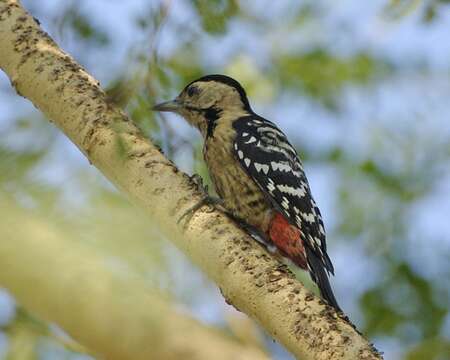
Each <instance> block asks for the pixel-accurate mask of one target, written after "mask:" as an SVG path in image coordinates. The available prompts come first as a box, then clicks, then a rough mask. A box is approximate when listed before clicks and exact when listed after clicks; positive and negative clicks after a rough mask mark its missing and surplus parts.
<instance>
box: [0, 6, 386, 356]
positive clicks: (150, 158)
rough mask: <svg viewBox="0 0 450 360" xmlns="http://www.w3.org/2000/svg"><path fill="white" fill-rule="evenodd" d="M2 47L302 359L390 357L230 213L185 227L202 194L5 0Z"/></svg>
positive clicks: (8, 64) (188, 249)
mask: <svg viewBox="0 0 450 360" xmlns="http://www.w3.org/2000/svg"><path fill="white" fill-rule="evenodd" d="M0 48H1V49H2V52H1V54H0V67H1V68H2V69H3V70H4V71H5V72H6V73H7V75H8V76H9V77H10V79H11V83H12V85H13V86H14V87H15V89H16V91H17V92H18V93H19V94H20V95H22V96H24V97H26V98H28V99H30V100H31V101H32V102H33V104H34V105H35V106H36V107H38V108H39V109H40V110H41V111H42V112H43V113H44V114H45V115H46V116H47V117H48V118H49V119H50V120H51V121H53V122H54V123H55V125H56V126H58V127H59V128H60V129H61V130H62V131H63V132H64V133H65V134H66V135H67V136H68V137H69V138H70V139H71V140H72V141H73V142H74V143H75V144H76V145H77V146H78V148H79V149H80V150H81V151H82V152H83V153H84V154H85V155H86V156H87V157H88V159H89V161H90V162H91V163H92V164H93V165H95V166H96V167H97V168H98V169H99V170H100V171H101V172H102V173H103V174H104V175H105V176H106V177H107V178H108V179H109V180H110V181H111V182H112V183H113V184H115V185H116V186H117V187H118V188H119V189H121V190H122V192H123V193H124V194H126V195H127V196H128V197H129V199H130V201H131V202H133V203H134V204H136V205H138V206H140V207H141V208H142V210H143V211H145V212H146V213H147V214H148V215H149V216H150V217H152V218H153V220H155V222H156V223H158V224H159V226H160V229H161V231H162V232H163V233H164V234H166V235H167V237H168V238H169V239H171V240H172V241H173V242H174V243H175V244H176V245H177V246H178V248H179V249H181V250H182V251H183V252H184V253H185V254H186V255H187V256H188V257H190V258H191V259H192V260H193V261H194V262H195V263H196V264H197V265H198V266H199V267H200V268H201V269H202V270H203V271H204V272H205V273H206V274H207V275H208V276H209V277H210V278H211V279H212V280H213V281H215V282H216V284H217V285H218V286H219V287H220V289H221V292H222V294H223V295H224V297H225V298H226V300H227V301H228V302H229V303H230V304H233V305H234V306H235V307H236V308H237V309H239V310H241V311H243V312H245V313H246V314H247V315H249V316H250V317H252V318H253V319H255V320H256V321H257V322H258V323H259V324H260V325H261V326H262V327H263V328H264V329H265V330H266V331H267V332H268V333H269V334H270V335H271V336H273V337H274V338H275V339H276V340H278V341H279V342H280V343H281V344H283V345H284V346H285V347H286V348H287V349H288V350H290V351H291V352H292V353H293V354H294V355H295V356H297V357H299V358H302V359H380V358H381V355H380V354H379V353H378V352H377V351H376V350H375V349H374V348H373V347H372V346H371V345H370V344H369V343H368V342H367V340H366V339H364V338H363V337H362V336H361V335H360V334H359V333H358V332H357V331H356V330H355V329H354V327H353V326H352V325H351V324H350V323H349V322H348V320H346V318H345V317H343V316H342V315H338V314H336V312H335V311H334V310H333V309H332V308H330V307H329V306H327V305H325V304H324V303H323V302H322V301H321V300H320V299H318V298H317V297H315V296H314V295H312V294H311V293H310V292H309V291H308V290H306V289H305V288H304V287H303V286H302V284H301V283H300V282H298V281H297V280H296V279H295V277H294V276H293V275H292V273H291V272H290V271H289V270H288V269H287V268H286V266H284V265H281V264H280V263H279V262H277V261H276V260H275V259H273V258H272V257H271V256H270V255H269V254H268V253H267V251H265V249H263V248H262V247H261V246H259V245H258V244H256V243H255V241H253V240H252V238H251V237H249V236H248V235H247V234H245V233H244V232H243V231H242V230H241V229H240V228H239V227H237V226H236V225H235V224H234V223H233V222H232V221H231V220H230V219H229V218H228V217H227V216H225V215H223V214H222V213H220V212H218V211H216V210H215V211H209V212H208V211H205V210H203V211H198V212H197V213H196V214H195V215H194V216H193V217H192V219H191V220H190V221H189V223H188V224H185V225H184V226H183V225H182V224H177V219H178V218H179V217H180V216H181V214H182V213H183V212H184V211H186V209H188V208H189V207H191V206H192V205H193V204H195V203H197V202H198V201H199V200H200V197H201V194H200V193H199V192H198V191H197V189H196V188H195V186H194V185H193V184H192V182H190V181H189V178H188V177H187V176H186V175H185V174H181V173H180V172H179V171H178V170H177V169H176V167H175V166H174V165H173V164H172V163H171V162H170V161H169V160H167V159H166V158H165V157H164V156H163V155H162V154H161V153H160V151H159V150H158V149H157V148H156V147H155V146H154V145H152V143H151V142H149V141H148V140H147V139H145V138H144V136H143V135H142V134H141V132H140V131H139V129H137V127H136V126H135V125H134V124H133V123H132V122H131V121H130V120H129V119H128V118H127V116H126V115H125V114H124V113H123V112H122V111H121V110H120V109H117V108H116V107H115V106H113V105H111V104H109V103H108V102H107V100H106V96H105V94H104V92H103V91H102V89H101V88H100V86H99V83H98V81H96V80H95V79H94V78H93V77H92V76H90V75H89V74H88V73H87V72H86V71H85V70H84V69H83V68H82V67H81V66H80V65H78V64H77V63H76V62H75V61H74V60H73V59H72V58H71V57H70V56H69V55H67V54H66V53H64V52H63V51H62V50H61V49H60V48H58V46H57V45H56V44H55V43H54V42H53V40H52V39H51V38H50V37H49V36H48V35H47V34H46V33H45V32H44V31H42V30H41V29H40V27H39V25H38V24H37V23H36V21H35V20H34V19H33V18H32V17H31V16H30V15H29V14H27V13H26V12H25V11H24V10H23V8H22V7H21V6H20V4H19V2H18V1H16V0H0ZM84 281H89V279H80V286H83V282H84ZM130 296H132V295H131V294H130ZM111 301H113V300H112V299H111ZM114 301H117V299H115V300H114ZM99 311H101V309H99ZM111 325H112V326H113V324H111ZM115 326H117V327H120V326H122V324H121V323H120V322H118V323H117V324H115ZM144 335H145V334H141V336H144Z"/></svg>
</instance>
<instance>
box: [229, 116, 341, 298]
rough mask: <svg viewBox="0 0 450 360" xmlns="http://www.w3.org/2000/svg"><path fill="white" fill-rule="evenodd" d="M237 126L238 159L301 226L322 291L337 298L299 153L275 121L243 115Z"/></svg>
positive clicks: (321, 227) (319, 219) (320, 223)
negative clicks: (330, 282) (332, 291)
mask: <svg viewBox="0 0 450 360" xmlns="http://www.w3.org/2000/svg"><path fill="white" fill-rule="evenodd" d="M233 127H234V129H235V130H236V138H235V141H234V144H233V147H234V152H235V156H236V158H237V159H238V160H239V162H240V164H241V165H242V167H243V168H244V169H245V171H246V172H247V174H248V175H249V176H250V177H251V178H252V179H253V180H254V181H255V182H256V183H257V184H258V186H259V187H260V188H261V189H262V190H263V191H264V193H265V194H266V195H267V196H268V198H269V199H270V201H271V202H272V204H273V206H274V207H275V208H276V209H277V210H278V211H279V212H281V213H282V214H283V215H284V216H285V217H286V219H287V220H288V221H289V222H290V223H291V224H292V225H294V226H296V227H298V228H299V229H300V231H301V234H302V241H303V243H304V244H305V245H306V246H305V249H306V252H307V253H306V256H307V260H308V266H309V268H310V273H311V276H312V278H313V280H314V281H315V282H316V283H317V284H318V285H319V288H321V291H322V292H325V293H327V292H328V291H329V292H330V294H323V295H325V297H327V298H331V299H328V300H330V301H331V302H333V301H335V299H334V296H333V294H332V293H331V288H330V286H329V283H328V278H327V276H326V273H325V271H324V269H326V270H327V271H328V272H330V273H334V270H333V265H332V263H331V261H330V258H329V257H328V255H327V248H326V242H325V229H324V225H323V221H322V217H321V214H320V211H319V209H318V207H317V205H316V203H315V201H314V199H313V197H312V195H311V190H310V188H309V184H308V180H307V179H306V176H305V173H304V171H303V167H302V164H301V162H300V159H299V158H298V155H297V152H296V151H295V149H294V148H293V147H292V145H291V144H290V143H289V142H288V140H287V139H286V136H285V135H284V134H283V133H282V132H281V130H280V129H278V128H277V126H276V125H275V124H273V123H272V122H270V121H268V120H266V119H263V118H261V117H259V116H256V115H252V116H247V117H243V118H240V119H238V120H236V121H235V122H234V123H233ZM323 282H325V283H323ZM321 283H322V284H321ZM336 305H337V304H336Z"/></svg>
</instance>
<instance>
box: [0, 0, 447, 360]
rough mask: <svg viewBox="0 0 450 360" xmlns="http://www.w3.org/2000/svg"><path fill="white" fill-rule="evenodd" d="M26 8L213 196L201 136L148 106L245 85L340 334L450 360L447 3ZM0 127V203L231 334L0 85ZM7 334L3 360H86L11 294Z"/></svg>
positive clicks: (206, 298)
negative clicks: (340, 314) (265, 126)
mask: <svg viewBox="0 0 450 360" xmlns="http://www.w3.org/2000/svg"><path fill="white" fill-rule="evenodd" d="M22 3H23V5H24V6H25V7H26V8H27V9H28V10H29V11H30V12H31V13H32V14H33V15H34V16H35V17H37V18H38V19H39V20H40V21H41V24H42V26H43V28H44V29H45V30H46V31H48V32H49V33H50V35H51V36H52V37H53V38H55V40H56V41H57V42H58V44H60V45H61V46H62V47H63V48H64V49H65V50H66V51H68V52H69V53H71V54H72V55H73V56H74V57H75V58H76V59H77V61H79V62H80V63H81V64H82V65H83V66H84V67H85V68H86V69H87V70H88V71H89V72H90V73H92V74H93V75H94V76H95V77H96V78H98V79H100V81H101V83H102V85H103V86H104V87H105V88H106V89H107V90H108V95H109V96H110V98H111V100H112V101H114V102H115V103H117V104H118V105H120V106H122V107H123V108H124V109H125V110H126V111H127V112H128V113H129V114H130V116H131V117H132V118H133V120H134V121H135V122H136V123H138V124H139V126H140V127H141V128H142V129H143V130H144V131H145V132H146V133H147V134H148V136H149V137H151V138H152V139H153V141H155V142H156V143H158V144H159V145H160V146H161V147H162V149H163V150H164V152H165V153H166V155H167V156H169V157H170V158H172V159H174V161H175V162H176V163H177V165H178V166H179V167H180V168H181V169H183V170H185V171H187V172H189V173H193V172H197V173H200V174H201V175H202V176H204V177H206V178H207V174H206V172H205V167H204V164H203V162H202V159H201V142H200V137H199V135H198V134H197V133H196V131H195V130H194V129H191V128H189V127H188V126H187V125H186V124H185V123H184V122H183V120H182V119H180V118H177V117H175V116H171V115H168V116H164V117H159V116H156V115H155V114H153V113H152V112H150V111H149V107H150V105H151V104H152V103H154V102H156V101H157V100H166V99H169V98H171V97H173V96H175V95H176V94H177V92H178V91H179V90H180V89H181V88H182V87H183V86H184V85H185V84H186V83H187V82H188V81H190V80H192V79H194V78H196V77H198V76H201V75H204V74H208V73H224V74H228V75H231V76H233V77H235V78H236V79H238V80H239V81H240V82H241V83H242V84H243V85H244V87H245V88H246V89H247V92H248V94H249V97H250V99H251V102H252V104H253V108H254V110H255V111H256V112H257V113H259V114H260V115H262V116H264V117H267V118H269V119H271V120H273V121H275V122H276V123H277V124H278V125H279V126H280V127H281V128H282V129H283V130H284V131H285V132H286V133H287V135H288V137H289V138H290V139H291V140H292V142H293V144H294V145H295V146H296V147H297V148H298V150H299V152H300V153H301V154H302V157H303V159H304V164H305V167H306V172H307V174H308V176H309V178H310V183H311V187H312V190H313V193H314V195H315V197H316V200H317V202H318V204H319V206H320V207H321V209H322V213H323V215H324V218H325V225H326V228H327V232H328V243H329V253H330V256H331V258H332V259H333V261H334V264H335V268H336V276H335V277H334V278H333V279H332V282H333V287H334V289H335V292H336V295H337V298H338V299H339V301H340V303H341V306H342V307H343V309H344V310H345V311H346V313H347V314H348V315H349V317H350V318H351V319H352V320H353V321H354V322H355V323H356V324H357V326H358V327H359V328H360V329H361V330H362V331H363V332H364V333H366V334H367V336H369V337H370V338H371V339H372V340H373V341H374V342H375V345H376V346H377V347H378V348H379V349H380V350H382V351H384V352H385V357H386V359H408V360H416V359H417V360H418V359H449V358H450V315H449V303H450V266H449V264H450V221H449V215H450V170H449V165H450V161H449V160H450V115H449V114H450V107H449V100H448V99H450V81H449V80H450V41H448V39H449V36H450V7H449V1H447V0H428V1H417V0H391V1H388V0H384V1H382V0H375V1H370V2H363V1H357V0H345V1H341V2H332V1H325V0H320V1H312V0H311V1H287V0H283V1H276V2H275V1H268V0H264V1H238V0H229V1H225V0H214V1H205V0H195V1H187V0H179V1H170V0H160V1H148V0H132V1H127V2H121V1H106V0H99V1H96V2H91V1H87V0H81V1H74V0H70V1H64V2H63V1H55V0H41V1H39V2H38V1H33V0H22ZM0 109H1V113H0V135H1V136H0V201H2V199H3V200H6V199H7V200H8V201H14V203H15V204H16V205H17V206H18V207H22V208H25V209H27V211H30V212H33V213H35V214H37V215H38V216H40V217H41V218H42V220H43V221H48V222H51V223H52V224H57V226H59V227H61V229H62V230H63V231H66V232H68V233H71V234H77V236H78V238H79V241H83V242H85V243H86V244H88V245H89V246H92V247H96V248H99V249H101V251H103V252H104V253H105V255H106V256H110V257H111V259H112V261H114V262H115V263H116V265H117V267H118V269H120V268H121V267H125V268H126V269H127V271H129V270H130V269H131V270H132V271H135V272H136V273H138V274H140V275H141V276H142V277H144V278H145V279H147V280H148V281H149V282H153V283H154V284H157V285H158V286H159V287H161V288H163V289H165V290H167V291H168V292H169V293H170V294H171V295H172V296H173V297H174V298H175V299H176V300H177V301H178V302H179V303H180V304H182V305H180V306H183V307H185V308H186V309H187V310H188V311H190V312H191V313H192V314H194V316H196V317H197V318H198V319H200V320H201V321H204V322H207V323H210V324H215V325H217V326H219V327H223V328H227V329H229V330H230V332H233V331H236V329H238V328H239V326H237V325H236V321H244V320H242V319H240V318H239V317H240V316H241V315H238V314H237V313H235V311H234V310H233V309H231V308H230V307H228V306H227V305H226V304H225V303H224V300H223V299H222V298H221V296H220V294H219V292H218V290H217V289H216V288H215V287H214V285H212V284H211V283H210V282H209V281H208V280H207V279H205V277H204V276H203V275H202V274H201V273H199V271H198V270H196V269H195V268H194V267H193V266H192V265H191V264H190V263H188V262H187V261H186V259H185V258H184V257H183V255H182V254H180V253H179V252H178V251H177V250H176V249H174V248H173V246H172V245H171V244H170V243H169V242H168V241H167V240H166V239H163V238H162V237H161V236H160V235H159V233H158V230H157V224H151V223H149V222H148V219H146V218H145V217H144V216H142V215H140V213H139V211H138V210H137V209H135V208H132V207H131V206H130V205H129V204H128V202H127V201H126V199H124V198H123V197H122V196H121V195H120V194H119V193H118V192H117V191H116V190H115V189H113V188H112V186H111V185H109V184H108V183H107V182H106V180H105V179H104V178H103V177H102V176H101V175H100V174H99V173H98V171H96V169H95V168H93V167H92V166H90V165H89V163H88V162H87V161H86V159H85V158H83V157H82V155H81V154H80V153H79V152H78V150H77V149H76V148H75V146H73V145H72V144H71V143H69V141H68V140H67V139H66V138H65V137H64V136H63V135H62V134H61V133H60V132H59V131H58V130H57V129H55V128H54V127H53V126H52V125H51V124H50V123H49V122H48V121H46V119H44V118H43V117H42V116H41V115H40V113H39V112H38V111H37V110H35V109H34V108H33V107H32V105H30V103H29V102H28V101H26V100H24V99H23V98H19V97H18V96H17V95H16V94H15V93H14V92H13V90H12V89H11V86H10V84H9V81H8V79H7V78H6V76H5V75H4V74H1V75H0ZM3 216H7V214H3V215H2V217H3ZM0 225H1V223H0ZM55 255H56V256H57V254H55ZM61 271H63V269H61ZM299 276H300V277H302V279H306V278H305V277H304V274H299ZM236 319H238V320H236ZM239 319H240V320H239ZM118 326H119V324H118ZM0 327H1V331H0V358H1V357H2V356H3V358H5V359H19V358H20V359H62V358H64V359H85V358H89V357H88V356H87V355H83V354H80V353H78V352H77V351H75V350H74V349H72V348H70V347H67V346H65V345H64V342H61V341H60V340H59V338H60V335H61V330H60V329H57V328H56V327H55V326H54V325H53V324H44V323H42V322H40V321H39V320H38V319H35V318H34V317H33V315H32V314H28V313H27V312H26V310H25V309H22V308H21V307H20V305H19V304H16V303H15V301H14V299H13V298H12V297H11V296H10V295H9V294H8V292H7V290H2V291H1V292H0ZM233 329H235V330H233ZM55 334H57V335H58V334H59V336H56V335H55ZM265 346H267V348H268V349H269V350H270V351H271V353H272V354H273V357H274V358H275V359H290V358H291V357H290V355H288V354H287V353H286V352H285V351H284V350H283V349H281V348H280V347H279V346H278V345H277V344H274V343H273V342H272V341H270V339H268V338H266V341H265Z"/></svg>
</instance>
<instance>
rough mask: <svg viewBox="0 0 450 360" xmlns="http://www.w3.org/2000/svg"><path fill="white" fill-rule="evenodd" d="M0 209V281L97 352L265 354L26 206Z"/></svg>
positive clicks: (117, 355)
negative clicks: (178, 307) (178, 306)
mask: <svg viewBox="0 0 450 360" xmlns="http://www.w3.org/2000/svg"><path fill="white" fill-rule="evenodd" d="M2 202H3V201H2ZM0 214H1V216H2V218H3V219H5V218H7V219H8V220H7V221H6V223H3V224H2V225H3V226H1V227H0V238H1V239H2V241H0V284H2V285H3V286H5V287H6V288H8V289H9V290H10V291H11V292H12V293H13V294H14V296H15V297H16V298H17V300H18V301H19V302H20V303H21V304H23V305H24V306H25V307H26V308H27V309H29V310H30V311H32V312H33V313H35V314H37V315H38V316H40V317H42V318H43V319H45V320H47V321H50V322H55V323H57V324H58V325H60V326H61V327H62V328H63V329H64V330H66V331H67V332H68V333H69V334H71V335H72V336H73V337H74V338H75V339H77V340H78V341H79V342H80V343H81V344H82V345H84V346H86V347H87V348H88V349H90V350H91V351H92V352H93V353H94V354H98V355H100V356H101V358H106V359H120V360H123V359H169V360H170V359H174V360H175V359H179V358H180V357H181V355H182V357H183V359H205V360H206V359H221V360H228V359H243V360H244V359H245V360H252V359H254V360H256V359H258V360H259V359H268V357H267V355H265V354H264V353H263V352H262V351H261V350H259V349H257V348H256V347H254V346H246V345H244V344H240V343H239V342H237V341H235V340H233V339H231V338H229V337H228V336H226V335H225V334H224V333H222V332H220V331H219V330H217V329H214V328H212V327H209V326H206V325H201V324H199V323H198V322H197V321H195V320H194V319H192V318H190V317H188V316H187V315H185V314H182V313H180V312H179V311H175V309H174V305H172V304H171V303H170V301H168V300H167V299H166V298H165V297H164V296H162V295H161V294H158V292H157V291H155V290H154V289H150V288H149V287H148V285H147V284H146V283H145V282H144V281H143V280H142V279H141V278H140V277H136V276H133V275H132V274H127V273H126V271H125V270H123V268H120V271H119V270H117V268H116V267H115V266H114V265H115V263H114V262H111V260H110V258H109V257H105V256H104V255H102V254H100V253H98V252H97V251H95V250H94V249H93V248H92V247H89V246H85V245H84V246H83V245H82V244H80V242H79V241H77V239H76V238H74V237H73V236H70V235H69V236H68V235H67V234H65V233H62V232H61V231H58V230H57V229H55V228H53V227H52V226H51V225H49V224H47V223H46V222H45V221H43V220H40V219H39V218H38V217H36V216H34V217H33V215H31V214H30V213H29V212H26V211H23V210H19V209H18V208H16V207H14V206H8V205H6V206H5V204H2V206H0ZM6 214H7V215H8V216H7V217H6V216H5V215H6Z"/></svg>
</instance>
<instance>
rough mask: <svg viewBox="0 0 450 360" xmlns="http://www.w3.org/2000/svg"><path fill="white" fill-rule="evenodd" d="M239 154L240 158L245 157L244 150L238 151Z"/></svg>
mask: <svg viewBox="0 0 450 360" xmlns="http://www.w3.org/2000/svg"><path fill="white" fill-rule="evenodd" d="M238 156H239V159H243V158H244V153H243V152H242V150H239V151H238Z"/></svg>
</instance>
